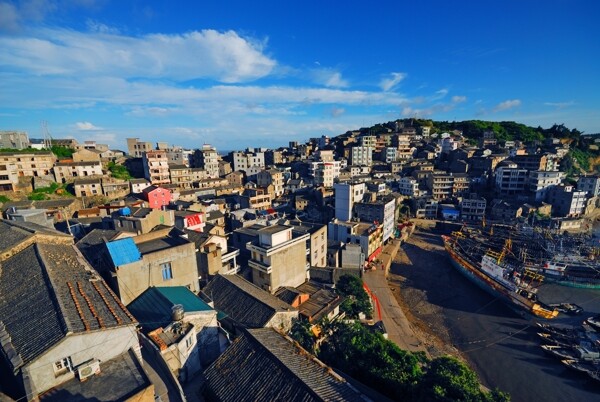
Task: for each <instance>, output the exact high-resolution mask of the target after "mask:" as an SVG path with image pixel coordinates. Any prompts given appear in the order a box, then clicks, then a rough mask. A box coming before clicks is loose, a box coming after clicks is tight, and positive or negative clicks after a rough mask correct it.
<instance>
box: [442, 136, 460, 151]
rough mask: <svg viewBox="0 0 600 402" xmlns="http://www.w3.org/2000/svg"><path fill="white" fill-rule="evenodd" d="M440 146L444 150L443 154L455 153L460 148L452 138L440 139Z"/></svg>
mask: <svg viewBox="0 0 600 402" xmlns="http://www.w3.org/2000/svg"><path fill="white" fill-rule="evenodd" d="M439 145H440V146H441V148H442V153H443V154H449V153H450V152H452V151H455V150H456V149H457V148H458V142H457V141H454V138H452V137H446V138H442V139H440V141H439Z"/></svg>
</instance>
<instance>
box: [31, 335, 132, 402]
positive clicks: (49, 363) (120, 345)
mask: <svg viewBox="0 0 600 402" xmlns="http://www.w3.org/2000/svg"><path fill="white" fill-rule="evenodd" d="M131 348H133V349H134V351H135V353H136V354H137V355H138V357H139V358H140V360H141V356H140V351H139V342H138V336H137V330H136V329H135V325H129V326H126V327H119V328H112V329H104V330H101V331H91V332H86V333H78V334H73V335H69V336H67V337H66V338H64V339H63V340H62V341H60V342H59V343H58V344H57V345H56V346H54V347H53V348H52V349H50V350H48V351H47V352H46V353H44V354H43V355H41V356H40V357H38V358H37V359H36V360H35V361H34V362H32V363H30V364H29V365H27V366H26V367H24V368H23V378H24V382H25V390H26V392H28V394H29V393H31V394H32V395H37V394H39V393H41V392H44V391H46V390H48V389H50V388H52V387H55V386H57V385H59V384H62V383H64V382H66V381H68V380H70V379H72V378H73V377H75V372H70V371H67V372H66V373H65V374H62V375H59V376H58V377H56V376H55V371H54V363H55V362H57V361H59V360H61V359H63V358H66V357H68V356H70V357H71V360H72V362H73V367H76V366H77V365H79V364H81V363H84V362H86V361H87V360H90V359H99V360H100V370H102V362H103V361H108V360H110V359H113V358H115V357H117V356H119V355H120V354H121V353H124V352H125V351H127V350H129V349H131ZM27 379H28V380H27Z"/></svg>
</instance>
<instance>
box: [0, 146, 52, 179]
mask: <svg viewBox="0 0 600 402" xmlns="http://www.w3.org/2000/svg"><path fill="white" fill-rule="evenodd" d="M55 162H56V156H55V155H54V154H53V153H52V152H2V153H0V166H5V169H4V171H5V172H15V171H16V174H17V176H18V177H44V176H47V175H49V174H50V171H51V169H52V166H54V163H55ZM11 165H14V168H13V167H12V166H11ZM7 174H8V173H5V175H7ZM8 175H9V176H10V174H8Z"/></svg>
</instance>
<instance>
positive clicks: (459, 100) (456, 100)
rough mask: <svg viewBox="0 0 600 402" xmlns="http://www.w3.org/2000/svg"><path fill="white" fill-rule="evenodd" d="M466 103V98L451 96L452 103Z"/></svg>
mask: <svg viewBox="0 0 600 402" xmlns="http://www.w3.org/2000/svg"><path fill="white" fill-rule="evenodd" d="M466 101H467V97H466V96H453V97H452V103H463V102H466Z"/></svg>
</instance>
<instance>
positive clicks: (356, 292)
mask: <svg viewBox="0 0 600 402" xmlns="http://www.w3.org/2000/svg"><path fill="white" fill-rule="evenodd" d="M336 291H337V292H338V293H339V294H340V295H341V296H344V297H345V298H346V300H344V302H343V303H342V305H341V306H340V309H341V310H342V311H343V312H344V313H346V314H347V315H348V316H350V317H352V318H357V317H358V314H359V313H364V314H365V315H366V316H367V317H372V316H373V306H372V305H371V299H370V298H369V295H368V294H367V292H365V290H364V288H363V282H362V280H361V279H360V278H357V277H355V276H352V275H342V276H341V277H340V280H339V281H338V283H337V284H336Z"/></svg>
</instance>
